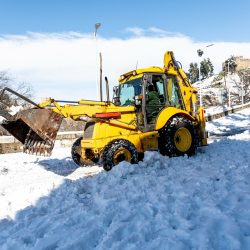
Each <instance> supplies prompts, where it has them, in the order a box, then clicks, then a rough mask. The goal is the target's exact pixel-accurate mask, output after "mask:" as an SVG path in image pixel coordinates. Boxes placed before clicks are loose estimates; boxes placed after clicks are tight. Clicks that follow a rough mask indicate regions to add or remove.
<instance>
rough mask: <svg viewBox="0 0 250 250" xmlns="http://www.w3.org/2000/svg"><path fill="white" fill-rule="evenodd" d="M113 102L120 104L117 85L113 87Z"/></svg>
mask: <svg viewBox="0 0 250 250" xmlns="http://www.w3.org/2000/svg"><path fill="white" fill-rule="evenodd" d="M113 103H114V104H115V105H116V106H120V105H121V102H120V97H119V86H114V87H113Z"/></svg>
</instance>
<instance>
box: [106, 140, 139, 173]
mask: <svg viewBox="0 0 250 250" xmlns="http://www.w3.org/2000/svg"><path fill="white" fill-rule="evenodd" d="M122 161H127V162H130V163H132V164H134V163H137V162H138V154H137V150H136V148H135V146H134V145H133V144H132V143H131V142H129V141H127V140H123V139H117V140H114V141H111V142H110V143H109V144H108V145H107V146H106V147H105V148H104V150H103V153H102V163H103V168H104V169H105V170H106V171H109V170H111V169H112V167H114V166H115V165H117V164H118V163H120V162H122Z"/></svg>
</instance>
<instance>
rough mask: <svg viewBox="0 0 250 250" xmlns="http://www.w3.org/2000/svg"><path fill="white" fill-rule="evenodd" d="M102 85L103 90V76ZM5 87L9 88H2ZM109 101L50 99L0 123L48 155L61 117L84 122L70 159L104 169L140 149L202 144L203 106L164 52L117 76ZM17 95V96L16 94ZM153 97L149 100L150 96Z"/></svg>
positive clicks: (33, 150)
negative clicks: (156, 63) (151, 63)
mask: <svg viewBox="0 0 250 250" xmlns="http://www.w3.org/2000/svg"><path fill="white" fill-rule="evenodd" d="M105 80H106V88H107V89H108V81H107V78H105ZM5 91H11V92H12V93H14V94H17V95H18V93H16V92H14V91H13V90H10V89H3V90H2V93H1V94H0V98H1V95H3V94H4V92H5ZM113 92H114V95H113V99H112V101H110V100H109V94H108V91H107V100H106V101H88V100H79V101H77V102H67V101H60V100H54V99H52V98H49V99H47V100H46V101H44V102H42V103H40V104H36V103H34V102H32V101H31V100H29V99H27V98H26V101H28V102H30V103H31V104H32V105H34V107H33V108H31V109H27V110H23V111H20V112H18V113H17V114H15V115H14V116H12V115H10V114H9V113H8V112H6V111H5V110H0V115H1V116H3V117H4V118H5V120H4V121H3V122H2V124H1V125H2V126H3V127H4V128H5V129H6V130H7V131H8V132H9V133H10V134H12V135H13V136H14V137H16V138H17V139H18V140H19V141H20V142H22V143H23V151H24V152H25V153H29V154H38V155H50V154H51V152H52V149H53V147H54V141H55V138H56V135H57V132H58V130H59V127H60V124H61V122H62V119H63V118H71V119H73V120H76V121H82V122H85V123H86V124H85V128H84V131H83V135H82V137H80V138H78V139H77V140H76V141H75V143H74V144H73V146H72V159H73V161H74V162H75V163H76V164H78V165H80V166H89V165H93V164H101V165H102V166H103V168H104V169H105V170H110V169H111V168H112V167H114V166H115V165H117V164H118V163H119V162H121V161H128V162H130V163H132V164H133V163H137V162H138V160H140V159H141V158H142V157H143V154H144V152H145V151H148V150H155V151H159V152H160V153H161V154H163V155H167V156H169V157H174V156H182V155H188V156H191V155H193V154H195V152H196V149H197V147H199V146H204V145H207V133H206V131H205V118H204V109H203V107H198V104H197V100H196V96H197V90H196V89H195V88H193V87H192V86H191V84H190V83H189V81H188V79H187V76H186V75H185V73H184V71H183V70H182V69H181V67H180V63H179V62H177V61H176V60H175V57H174V53H173V52H171V51H167V52H166V53H165V55H164V67H149V68H144V69H135V70H133V71H130V72H127V73H125V74H123V75H121V76H120V78H119V85H118V86H116V87H114V91H113ZM19 97H20V95H19ZM152 99H153V101H152Z"/></svg>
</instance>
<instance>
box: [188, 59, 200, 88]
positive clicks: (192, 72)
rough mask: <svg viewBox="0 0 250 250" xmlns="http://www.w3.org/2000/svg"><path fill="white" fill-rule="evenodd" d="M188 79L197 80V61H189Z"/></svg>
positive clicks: (192, 81)
mask: <svg viewBox="0 0 250 250" xmlns="http://www.w3.org/2000/svg"><path fill="white" fill-rule="evenodd" d="M188 73H189V79H190V82H191V83H194V82H197V81H198V80H199V69H198V64H197V63H190V65H189V70H188Z"/></svg>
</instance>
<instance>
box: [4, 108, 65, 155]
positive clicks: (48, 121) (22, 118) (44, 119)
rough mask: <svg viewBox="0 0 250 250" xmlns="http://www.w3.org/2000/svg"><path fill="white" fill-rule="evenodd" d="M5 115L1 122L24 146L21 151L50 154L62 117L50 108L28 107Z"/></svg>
mask: <svg viewBox="0 0 250 250" xmlns="http://www.w3.org/2000/svg"><path fill="white" fill-rule="evenodd" d="M2 116H3V117H5V119H6V120H4V121H3V122H2V124H1V126H3V127H4V128H5V129H6V130H7V131H8V132H9V133H10V134H12V135H13V136H14V137H15V138H17V139H18V140H19V141H20V142H21V143H22V144H23V145H24V146H23V152H25V153H28V154H36V155H44V156H48V155H51V152H52V149H53V147H54V142H55V139H56V135H57V132H58V130H59V128H60V125H61V122H62V119H63V117H62V116H61V115H60V114H58V113H56V112H54V111H52V110H51V109H36V108H34V109H28V110H23V111H20V112H18V113H17V114H16V115H14V116H11V115H9V114H6V113H5V115H2Z"/></svg>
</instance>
